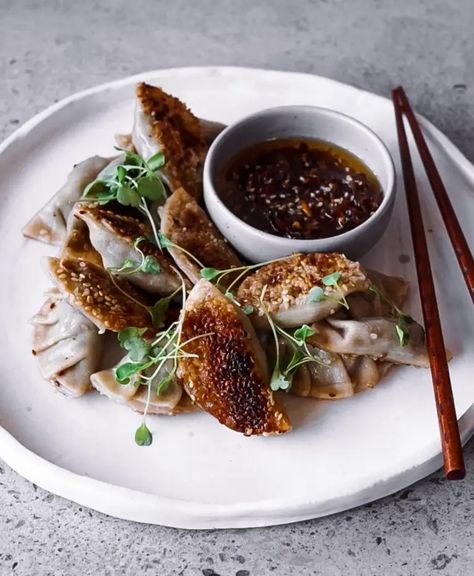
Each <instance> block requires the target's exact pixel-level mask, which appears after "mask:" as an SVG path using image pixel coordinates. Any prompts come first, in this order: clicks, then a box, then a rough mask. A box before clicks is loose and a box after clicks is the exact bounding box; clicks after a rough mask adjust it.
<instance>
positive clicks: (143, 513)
mask: <svg viewBox="0 0 474 576" xmlns="http://www.w3.org/2000/svg"><path fill="white" fill-rule="evenodd" d="M196 73H207V74H209V73H214V74H225V73H229V74H236V73H244V74H259V75H261V74H263V75H275V74H277V75H278V74H279V75H284V76H288V75H293V76H300V77H312V78H317V79H320V80H322V81H324V82H326V83H331V84H333V85H335V86H338V87H343V88H344V89H345V90H347V89H348V88H349V89H352V90H353V91H354V92H355V93H366V94H370V96H371V97H376V98H379V99H383V100H388V98H386V97H384V96H381V95H379V94H374V93H372V92H369V91H367V90H363V89H361V88H357V87H355V86H351V85H350V84H346V83H344V82H340V81H337V80H333V79H331V78H326V77H324V76H320V75H316V74H310V73H304V72H295V71H283V70H272V69H260V68H252V67H245V66H189V67H187V66H184V67H172V68H163V69H157V70H151V71H147V72H143V73H138V74H134V75H131V76H127V77H125V78H119V79H116V80H112V81H110V82H105V83H102V84H99V85H96V86H93V87H90V88H87V89H85V90H81V91H79V92H75V93H73V94H71V95H69V96H67V97H65V98H63V99H61V100H60V101H59V102H57V103H54V104H52V105H50V106H48V107H47V108H45V109H44V110H42V111H40V112H39V113H37V114H35V115H34V116H32V117H31V118H30V119H29V120H27V121H26V122H25V123H24V124H22V125H21V126H20V127H18V128H17V129H16V130H15V131H14V132H13V133H12V134H10V135H9V136H8V137H7V138H6V139H5V140H4V141H3V142H2V143H1V144H0V155H2V154H3V153H4V152H5V151H7V150H8V148H9V147H10V146H12V145H14V144H15V143H16V142H17V141H19V140H21V139H22V138H24V137H26V136H27V135H28V134H29V133H30V132H31V131H32V130H33V129H34V128H35V127H36V126H37V125H39V124H41V123H42V122H43V121H45V120H46V119H48V118H49V117H51V116H53V115H54V114H55V113H56V112H58V111H60V110H62V109H64V108H66V107H67V106H69V105H71V104H73V103H74V102H77V101H79V100H83V99H85V98H87V97H89V96H93V95H94V94H98V93H101V92H104V91H107V90H111V91H113V90H116V89H120V88H122V87H124V86H127V85H131V84H133V83H135V82H137V81H146V80H148V79H153V78H156V77H159V76H160V75H163V74H174V75H184V76H186V75H190V74H196ZM417 116H418V117H419V118H420V120H421V123H422V125H423V128H424V129H425V130H427V131H428V132H429V133H430V135H431V136H432V138H433V139H434V140H436V141H437V142H438V143H439V144H440V145H441V147H442V148H443V150H444V151H445V153H446V154H447V156H449V157H450V159H451V160H452V161H453V163H454V164H455V165H456V166H457V167H458V168H459V170H460V171H461V172H462V173H463V175H464V176H465V177H466V178H467V179H469V180H470V181H472V182H474V166H473V164H471V162H470V161H469V160H468V159H467V157H466V156H465V155H464V154H463V153H462V152H461V151H460V150H459V149H458V148H457V146H456V145H455V144H453V143H452V142H451V141H450V140H449V139H448V137H447V136H445V135H444V134H443V133H442V132H441V131H440V130H439V129H438V128H436V127H435V126H434V125H433V124H432V123H431V122H430V121H428V120H427V119H426V118H424V117H422V116H420V115H417ZM459 425H460V430H461V436H462V440H463V443H465V442H467V441H468V440H469V438H470V437H471V436H472V435H473V434H474V405H472V406H471V407H470V408H468V409H467V410H466V411H465V412H464V414H463V415H462V416H461V417H460V419H459ZM435 452H436V451H435ZM0 458H2V459H3V460H4V462H5V463H6V464H7V465H8V466H10V467H11V468H12V469H13V470H15V471H16V472H17V473H19V474H20V475H21V476H23V477H24V478H26V479H27V480H29V481H31V482H33V483H34V484H36V485H38V486H40V487H41V488H44V489H45V490H48V491H49V492H52V493H54V494H57V495H58V496H61V497H63V498H66V499H68V500H71V501H73V502H76V503H78V504H81V505H84V506H87V507H89V508H91V509H94V510H97V511H99V512H102V513H105V514H108V515H110V516H113V517H117V518H122V519H125V520H131V521H136V522H142V523H150V524H160V525H163V526H170V527H175V528H187V529H190V528H191V529H203V528H206V529H213V528H249V527H257V526H271V525H276V524H288V523H292V522H297V521H302V520H308V519H311V518H317V517H321V516H326V515H329V514H334V513H337V512H341V511H343V510H347V509H349V508H353V507H355V506H360V505H363V504H366V503H368V502H372V501H374V500H378V499H380V498H383V497H385V496H387V495H389V494H391V493H393V492H394V491H397V490H400V489H403V488H404V487H406V486H409V485H410V484H412V483H413V482H416V481H418V480H420V479H421V478H424V477H426V476H427V475H428V474H430V473H432V472H434V471H435V470H436V469H438V468H439V467H440V465H441V462H442V460H441V451H440V450H439V449H438V451H437V453H435V454H434V455H431V456H429V457H428V458H427V459H425V460H424V461H423V462H421V463H419V464H418V465H417V466H415V467H414V468H411V469H409V470H406V471H405V472H403V473H402V474H398V475H394V476H391V477H388V478H385V479H384V480H383V481H381V482H378V483H377V484H375V485H373V486H371V487H368V488H364V489H362V490H359V492H356V493H355V494H357V495H360V497H358V498H354V493H351V494H350V495H342V496H339V497H337V498H335V499H333V500H331V501H327V502H325V505H324V507H322V506H321V503H320V502H314V503H313V504H312V505H311V503H309V502H307V501H306V502H304V503H301V502H300V503H298V502H295V501H290V500H288V501H287V502H286V503H285V505H284V506H282V505H281V503H280V505H279V508H278V509H274V508H272V502H271V501H258V502H249V503H243V504H240V503H239V504H231V505H230V504H229V505H216V504H211V503H203V502H196V501H187V500H179V499H176V498H168V497H165V496H162V495H158V494H149V493H145V492H143V491H139V490H135V489H131V488H126V487H123V486H119V485H116V484H112V483H109V482H104V481H101V480H97V479H93V478H89V477H87V476H84V475H81V474H77V473H75V472H71V471H69V470H67V469H65V468H62V467H61V466H59V465H57V464H54V463H52V462H51V461H49V460H47V459H46V458H43V457H42V456H38V455H37V454H36V453H35V452H33V451H32V450H30V449H29V448H26V447H25V446H24V445H23V444H21V442H20V441H18V440H16V439H15V438H14V436H13V435H12V434H10V433H9V432H8V431H7V430H6V429H5V428H3V427H2V426H1V424H0ZM349 500H357V504H354V502H352V503H351V502H350V501H349ZM158 510H159V514H158V516H159V518H157V511H158Z"/></svg>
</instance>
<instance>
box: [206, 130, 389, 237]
mask: <svg viewBox="0 0 474 576" xmlns="http://www.w3.org/2000/svg"><path fill="white" fill-rule="evenodd" d="M218 193H219V196H220V197H221V199H222V201H223V202H224V204H225V205H226V206H227V207H228V208H229V209H230V210H231V211H232V212H233V213H234V214H235V215H236V216H238V217H239V218H240V219H241V220H243V221H244V222H246V223H247V224H250V225H251V226H253V227H254V228H258V229H259V230H263V231H264V232H269V233H270V234H276V235H278V236H283V237H286V238H297V239H315V238H327V237H329V236H337V235H339V234H342V233H343V232H347V231H348V230H352V229H353V228H355V227H356V226H359V224H362V222H364V221H365V220H367V218H369V216H371V215H372V214H373V213H374V212H375V211H376V210H377V208H378V207H379V206H380V204H381V202H382V200H383V192H382V188H381V186H380V183H379V181H378V180H377V178H376V176H375V174H374V173H373V172H372V171H371V170H370V168H369V167H368V166H366V165H365V164H364V163H363V162H362V161H361V160H360V159H359V158H357V156H355V155H354V154H352V153H351V152H349V151H347V150H345V149H344V148H340V147H339V146H336V145H335V144H331V143H329V142H323V141H318V140H303V139H301V138H294V139H293V138H292V139H277V140H268V141H265V142H260V143H258V144H254V145H252V146H250V147H249V148H246V149H244V150H242V151H241V152H239V154H237V155H236V156H235V157H234V158H232V159H231V161H230V162H229V164H228V165H227V166H226V167H225V168H224V170H223V171H222V174H221V175H220V178H219V182H218Z"/></svg>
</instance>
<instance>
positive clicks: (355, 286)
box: [237, 253, 368, 313]
mask: <svg viewBox="0 0 474 576" xmlns="http://www.w3.org/2000/svg"><path fill="white" fill-rule="evenodd" d="M333 272H340V273H341V279H340V280H339V286H340V288H341V290H342V292H343V294H344V295H346V294H350V293H351V292H356V291H361V290H367V288H368V280H367V277H366V275H365V273H364V271H363V270H362V267H361V265H360V264H359V263H358V262H352V261H351V260H348V259H347V258H346V257H345V256H344V255H343V254H336V253H329V254H324V253H312V254H293V255H292V256H290V257H289V258H285V259H284V260H279V261H277V262H273V263H272V264H267V265H266V266H262V268H259V269H258V270H257V271H256V272H254V273H253V274H251V275H250V276H247V278H245V280H244V281H243V282H242V284H241V285H240V287H239V290H238V293H237V299H238V300H239V302H241V303H242V304H245V305H247V304H248V305H252V306H254V308H256V309H258V308H259V306H260V297H261V294H262V291H263V288H264V287H265V286H267V288H266V290H265V295H264V299H263V302H264V304H265V307H266V309H267V311H268V312H270V313H274V312H278V311H280V310H285V309H289V308H291V307H293V306H298V305H299V304H301V302H302V301H304V300H306V299H307V296H308V293H309V291H310V290H311V288H314V287H315V286H321V287H322V288H324V292H325V294H326V295H328V296H333V297H334V298H340V296H341V294H340V292H339V291H338V290H337V289H336V288H333V287H330V286H324V285H323V284H322V282H321V281H322V279H323V278H324V277H325V276H327V275H328V274H332V273H333Z"/></svg>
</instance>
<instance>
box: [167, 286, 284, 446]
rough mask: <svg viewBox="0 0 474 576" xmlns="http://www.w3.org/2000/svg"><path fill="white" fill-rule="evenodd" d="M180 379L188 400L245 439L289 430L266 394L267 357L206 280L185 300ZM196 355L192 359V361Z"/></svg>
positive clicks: (232, 307)
mask: <svg viewBox="0 0 474 576" xmlns="http://www.w3.org/2000/svg"><path fill="white" fill-rule="evenodd" d="M184 310H185V316H184V320H183V324H182V334H181V338H182V342H183V343H186V342H187V344H185V345H184V346H183V351H184V352H186V353H188V354H190V355H193V356H185V357H181V358H180V359H179V361H178V376H179V378H180V380H181V382H182V383H183V385H184V387H185V389H186V391H187V393H188V394H189V396H190V397H191V399H192V400H193V401H194V402H195V403H196V404H197V405H198V406H200V407H201V408H202V409H203V410H205V411H206V412H209V414H211V415H212V416H214V417H215V418H217V419H218V420H219V422H220V423H221V424H224V425H225V426H227V427H228V428H231V429H232V430H235V431H237V432H242V433H244V434H245V435H247V436H250V435H252V434H265V435H267V434H279V433H282V432H286V431H288V430H289V429H290V423H289V421H288V418H287V416H286V414H285V413H284V411H283V409H282V408H281V407H280V406H278V404H277V403H276V401H275V399H274V397H273V394H272V392H271V390H270V388H269V385H268V384H269V374H268V366H267V360H266V357H265V353H264V351H263V349H262V347H261V345H260V343H259V341H258V340H257V337H256V334H255V330H254V329H253V327H252V324H251V323H250V321H249V319H248V318H247V317H246V316H245V314H243V313H242V312H241V311H240V310H239V309H238V308H237V307H236V306H235V305H234V304H233V303H232V302H231V301H230V300H229V299H228V298H226V297H225V296H224V295H223V294H222V293H221V292H220V291H219V290H218V289H217V288H216V287H215V286H213V285H212V284H211V283H210V282H208V281H207V280H200V281H199V282H198V283H197V284H196V286H195V287H194V288H193V290H192V291H191V293H190V294H189V297H188V300H187V302H186V305H185V309H184ZM194 355H195V356H194Z"/></svg>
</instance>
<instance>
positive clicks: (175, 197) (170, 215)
mask: <svg viewBox="0 0 474 576" xmlns="http://www.w3.org/2000/svg"><path fill="white" fill-rule="evenodd" d="M161 231H162V232H163V234H165V236H167V237H168V238H169V239H170V240H172V241H173V242H174V243H175V244H177V245H178V246H181V247H182V248H184V249H185V250H187V251H188V252H191V254H193V255H195V256H196V257H197V258H199V260H200V261H201V262H202V264H203V265H204V266H206V267H212V268H217V269H219V270H224V269H227V268H232V267H235V266H240V264H241V262H240V260H239V258H238V257H237V254H236V253H235V252H234V251H233V250H232V248H231V247H230V246H229V244H228V242H227V241H226V240H225V238H224V237H223V236H222V234H221V233H220V232H219V231H218V230H217V228H216V227H215V226H214V224H213V223H212V222H211V220H210V219H209V216H208V215H207V214H206V212H204V210H203V209H202V208H201V207H200V206H199V205H198V203H197V202H196V200H195V199H194V198H193V197H192V196H191V195H190V194H188V193H187V192H186V190H184V188H179V189H178V190H176V191H175V192H174V193H173V194H172V195H171V196H170V197H169V198H168V200H167V201H166V204H165V205H164V208H163V213H162V219H161ZM170 253H171V255H172V256H173V258H174V259H175V261H176V263H177V265H178V266H179V267H180V268H182V269H183V271H184V272H185V273H186V274H187V275H188V277H189V278H190V279H191V280H192V281H193V282H198V281H199V280H200V269H199V267H198V266H197V264H196V263H195V262H194V261H193V260H192V259H191V258H189V256H187V255H186V254H185V253H184V252H183V251H181V250H174V249H170ZM229 276H230V275H229Z"/></svg>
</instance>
